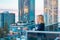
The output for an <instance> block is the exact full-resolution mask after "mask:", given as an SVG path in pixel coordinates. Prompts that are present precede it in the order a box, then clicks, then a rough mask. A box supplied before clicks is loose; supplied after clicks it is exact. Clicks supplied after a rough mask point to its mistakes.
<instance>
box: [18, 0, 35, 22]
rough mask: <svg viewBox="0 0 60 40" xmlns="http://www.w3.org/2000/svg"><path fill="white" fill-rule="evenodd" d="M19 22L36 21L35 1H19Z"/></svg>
mask: <svg viewBox="0 0 60 40" xmlns="http://www.w3.org/2000/svg"><path fill="white" fill-rule="evenodd" d="M18 11H19V12H18V13H19V21H25V22H27V21H34V20H35V0H19V1H18Z"/></svg>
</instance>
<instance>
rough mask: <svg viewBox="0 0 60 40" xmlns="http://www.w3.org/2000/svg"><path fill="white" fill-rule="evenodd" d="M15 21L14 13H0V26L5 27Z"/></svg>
mask: <svg viewBox="0 0 60 40" xmlns="http://www.w3.org/2000/svg"><path fill="white" fill-rule="evenodd" d="M13 23H15V14H14V13H9V12H3V13H0V27H1V28H2V27H5V25H7V26H8V28H9V25H11V24H13Z"/></svg>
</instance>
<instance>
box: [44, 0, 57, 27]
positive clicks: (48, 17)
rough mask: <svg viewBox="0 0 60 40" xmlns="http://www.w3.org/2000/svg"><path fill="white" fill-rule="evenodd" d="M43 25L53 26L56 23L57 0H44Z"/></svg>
mask: <svg viewBox="0 0 60 40" xmlns="http://www.w3.org/2000/svg"><path fill="white" fill-rule="evenodd" d="M44 10H45V11H44V15H45V16H44V17H45V25H46V26H47V25H53V24H56V23H57V22H58V20H57V19H58V0H44Z"/></svg>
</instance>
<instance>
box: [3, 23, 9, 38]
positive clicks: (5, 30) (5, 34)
mask: <svg viewBox="0 0 60 40" xmlns="http://www.w3.org/2000/svg"><path fill="white" fill-rule="evenodd" d="M3 29H4V37H6V36H7V34H8V23H7V22H5V23H4V28H3Z"/></svg>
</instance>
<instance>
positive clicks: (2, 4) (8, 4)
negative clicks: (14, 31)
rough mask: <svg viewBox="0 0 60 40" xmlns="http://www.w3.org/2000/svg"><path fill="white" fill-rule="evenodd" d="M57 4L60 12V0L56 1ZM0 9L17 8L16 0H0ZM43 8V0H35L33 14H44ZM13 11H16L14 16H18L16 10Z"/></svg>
mask: <svg viewBox="0 0 60 40" xmlns="http://www.w3.org/2000/svg"><path fill="white" fill-rule="evenodd" d="M58 5H59V6H58V7H59V8H58V10H59V11H58V12H60V0H59V1H58ZM0 9H10V10H11V9H14V10H18V0H0ZM43 9H44V0H35V16H36V15H39V14H42V15H43V14H44V12H43ZM0 11H1V10H0ZM14 12H15V13H16V18H18V11H14ZM59 15H60V13H59ZM58 17H60V16H58ZM16 20H17V19H16Z"/></svg>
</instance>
